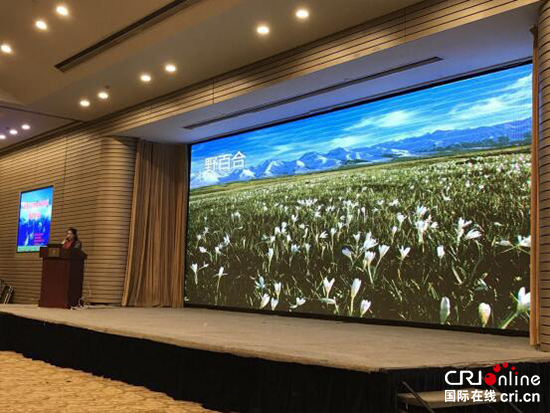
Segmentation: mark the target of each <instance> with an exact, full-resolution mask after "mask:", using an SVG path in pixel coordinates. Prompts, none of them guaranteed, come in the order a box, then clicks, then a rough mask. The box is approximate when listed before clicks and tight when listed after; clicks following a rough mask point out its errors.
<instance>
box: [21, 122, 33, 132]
mask: <svg viewBox="0 0 550 413" xmlns="http://www.w3.org/2000/svg"><path fill="white" fill-rule="evenodd" d="M30 128H31V125H29V124H28V123H24V124H23V125H21V129H24V130H29V129H30Z"/></svg>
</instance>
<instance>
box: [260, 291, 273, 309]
mask: <svg viewBox="0 0 550 413" xmlns="http://www.w3.org/2000/svg"><path fill="white" fill-rule="evenodd" d="M269 300H271V297H270V296H269V294H264V295H263V297H262V302H261V303H260V308H264V307H265V306H266V305H268V304H269Z"/></svg>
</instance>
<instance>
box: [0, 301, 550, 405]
mask: <svg viewBox="0 0 550 413" xmlns="http://www.w3.org/2000/svg"><path fill="white" fill-rule="evenodd" d="M0 350H13V351H17V352H20V353H22V354H24V355H27V356H30V357H33V358H38V359H42V360H45V361H48V362H51V363H52V364H56V365H60V366H63V367H73V368H77V369H81V370H84V371H90V372H92V373H94V374H98V375H103V376H107V377H112V378H117V379H121V380H123V381H127V382H130V383H131V384H142V385H146V386H147V387H150V388H152V389H153V390H161V391H164V392H166V393H168V394H170V395H172V396H173V397H175V398H181V399H185V400H191V401H198V402H201V403H204V404H205V405H206V407H210V408H214V409H219V410H234V411H293V410H294V411H296V410H298V411H315V408H316V407H317V406H319V408H320V407H321V406H324V407H323V409H324V408H326V407H327V406H329V407H330V406H332V407H333V408H331V410H340V411H392V408H393V407H394V404H395V394H396V392H398V391H399V386H400V383H401V382H402V381H404V380H405V381H407V382H408V383H409V384H411V385H412V386H413V388H415V390H417V391H424V390H441V389H442V388H444V387H445V386H444V382H443V376H444V373H445V372H446V371H448V370H449V369H456V368H470V369H472V368H479V369H481V370H483V369H487V368H489V367H491V366H492V365H494V364H496V363H502V362H508V363H511V364H514V365H517V366H518V369H521V370H520V371H526V372H531V373H533V374H535V372H536V373H537V374H540V375H541V377H542V378H543V379H542V380H543V381H542V383H543V384H544V385H545V389H546V391H548V383H549V380H550V372H549V365H550V353H545V352H541V351H538V350H536V349H534V348H532V347H531V346H530V345H529V340H528V338H527V337H512V336H499V335H491V334H479V333H468V332H459V331H449V330H437V329H422V328H412V327H401V326H384V325H373V324H358V323H347V322H337V321H329V320H316V319H304V318H296V317H293V318H290V317H282V316H273V315H261V314H249V313H240V312H228V311H219V310H207V309H194V308H185V309H167V308H119V307H110V308H107V307H96V308H93V307H90V308H85V309H80V310H62V309H47V308H38V307H37V306H31V305H0ZM434 387H439V388H437V389H435V388H434ZM210 392H213V393H216V397H213V395H212V394H210ZM273 392H274V393H273ZM327 392H328V393H327ZM336 392H343V393H342V394H341V395H339V396H336V395H337V394H338V393H336ZM270 393H271V394H270ZM306 393H307V394H306ZM277 394H279V395H280V396H277ZM330 395H332V398H333V399H334V400H332V399H331V400H328V403H327V398H328V397H330ZM352 395H353V396H352ZM350 397H352V399H350ZM543 397H544V396H543ZM340 398H341V399H340ZM384 398H387V400H385V399H384ZM243 399H245V400H243ZM317 399H319V400H318V401H319V403H316V400H317ZM321 399H322V401H321ZM543 401H544V403H543V404H542V405H541V409H540V410H537V411H547V410H548V409H547V406H548V403H549V400H548V398H546V399H545V400H543ZM528 411H532V410H528Z"/></svg>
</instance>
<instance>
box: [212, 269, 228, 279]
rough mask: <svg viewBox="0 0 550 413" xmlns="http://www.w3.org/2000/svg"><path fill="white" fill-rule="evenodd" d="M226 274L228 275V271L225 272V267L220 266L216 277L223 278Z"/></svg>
mask: <svg viewBox="0 0 550 413" xmlns="http://www.w3.org/2000/svg"><path fill="white" fill-rule="evenodd" d="M224 275H227V273H225V272H223V267H220V270H219V271H218V273H217V274H216V275H214V277H218V278H222V277H223V276H224Z"/></svg>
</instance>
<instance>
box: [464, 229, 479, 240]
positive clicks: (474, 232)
mask: <svg viewBox="0 0 550 413" xmlns="http://www.w3.org/2000/svg"><path fill="white" fill-rule="evenodd" d="M479 237H481V232H479V231H477V230H475V229H471V230H470V231H468V233H467V234H466V235H465V236H464V239H465V240H470V239H476V238H479Z"/></svg>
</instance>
